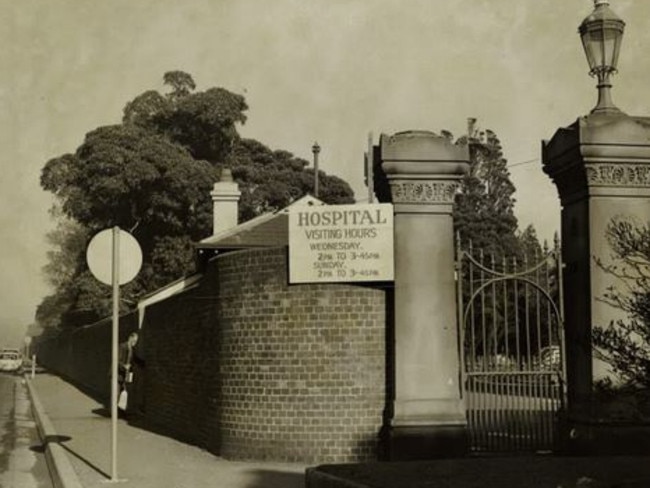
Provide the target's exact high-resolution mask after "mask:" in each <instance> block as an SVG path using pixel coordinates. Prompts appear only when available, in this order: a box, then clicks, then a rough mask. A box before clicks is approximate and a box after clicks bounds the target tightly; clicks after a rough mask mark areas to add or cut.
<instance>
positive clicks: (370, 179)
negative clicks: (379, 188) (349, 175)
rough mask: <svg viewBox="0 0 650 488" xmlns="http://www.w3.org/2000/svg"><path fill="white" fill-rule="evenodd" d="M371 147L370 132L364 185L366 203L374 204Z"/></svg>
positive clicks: (370, 133)
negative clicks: (366, 195) (365, 188)
mask: <svg viewBox="0 0 650 488" xmlns="http://www.w3.org/2000/svg"><path fill="white" fill-rule="evenodd" d="M373 153H374V150H373V147H372V132H369V133H368V152H367V153H366V179H367V181H366V185H367V186H368V203H374V202H375V174H374V168H373V164H374V157H373Z"/></svg>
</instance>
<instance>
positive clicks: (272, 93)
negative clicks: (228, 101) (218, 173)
mask: <svg viewBox="0 0 650 488" xmlns="http://www.w3.org/2000/svg"><path fill="white" fill-rule="evenodd" d="M611 7H612V9H613V10H614V11H615V12H616V13H617V14H618V15H619V16H620V17H621V18H623V19H624V20H625V21H626V23H627V26H626V33H625V39H624V41H623V48H622V53H621V57H620V63H619V71H620V73H619V74H618V75H617V76H615V77H614V79H613V82H614V89H613V97H614V101H615V103H616V104H617V105H618V106H619V107H620V108H621V109H622V110H623V111H625V112H627V113H629V114H631V115H647V114H650V91H648V90H647V86H648V81H649V80H650V57H648V56H647V51H648V49H649V48H650V29H648V28H647V27H648V26H647V24H648V22H649V21H648V19H650V2H646V1H640V0H612V1H611ZM592 9H593V2H592V1H591V0H573V1H570V2H568V1H566V0H546V1H543V2H540V1H522V0H499V1H498V2H497V1H494V0H445V1H441V0H435V1H434V0H408V1H398V0H273V1H268V0H183V1H178V0H110V1H103V2H99V1H88V0H85V1H84V0H21V1H20V2H16V1H15V0H0V45H2V49H0V66H1V69H0V104H1V105H0V107H1V110H0V147H2V151H0V167H1V168H2V171H0V191H1V193H0V195H1V200H0V201H1V203H2V205H0V239H1V242H2V253H0V273H1V275H0V346H1V345H13V344H15V345H20V344H22V340H23V335H24V332H25V327H26V326H27V325H28V324H30V323H32V322H33V321H34V312H35V310H36V306H37V305H38V303H39V302H40V301H41V300H42V298H43V297H44V296H46V295H47V294H49V293H50V292H51V290H50V289H49V288H48V286H47V285H46V283H45V280H44V278H43V274H42V271H41V269H42V267H43V265H44V264H45V263H46V253H47V250H48V246H47V242H46V240H45V235H46V234H47V232H48V231H50V230H52V228H53V221H52V220H51V217H50V215H49V213H48V210H49V208H50V207H51V205H52V203H53V200H52V196H51V195H49V194H47V193H45V192H44V191H43V190H42V189H41V188H40V185H39V177H40V171H41V169H42V167H43V166H44V165H45V163H46V162H47V161H48V160H49V159H51V158H54V157H58V156H60V155H62V154H65V153H68V152H74V151H75V150H76V148H77V147H78V146H79V145H80V144H81V142H82V141H83V138H84V135H85V134H86V133H87V132H89V131H91V130H93V129H95V128H97V127H99V126H102V125H109V124H114V123H118V122H119V121H120V119H121V115H122V109H123V107H124V105H125V104H126V102H128V101H129V100H131V99H133V98H134V97H135V96H137V95H138V94H140V93H142V92H144V91H145V90H149V89H157V90H164V87H163V85H162V76H163V74H164V73H165V72H166V71H171V70H183V71H186V72H188V73H190V74H191V75H192V76H193V77H194V79H195V81H196V82H197V88H198V89H199V90H204V89H207V88H209V87H212V86H222V87H224V88H227V89H229V90H231V91H233V92H236V93H240V94H242V95H244V96H245V97H246V100H247V103H248V105H249V107H250V108H249V110H248V112H247V115H248V120H247V122H246V124H245V125H244V126H242V127H241V129H240V133H241V134H242V135H243V136H245V137H252V138H255V139H257V140H259V141H261V142H263V143H264V144H266V145H268V146H269V147H271V148H273V149H285V150H289V151H291V152H293V153H294V154H296V155H297V156H300V157H303V158H305V159H307V160H311V158H312V156H311V146H312V144H313V143H314V142H315V141H318V143H319V145H320V146H321V153H320V157H319V166H320V168H321V169H322V170H324V171H326V172H327V173H329V174H335V175H338V176H340V177H342V178H343V179H345V180H346V181H348V182H349V183H350V184H351V186H352V188H353V189H354V190H355V193H356V195H357V197H358V198H359V199H360V200H362V199H365V198H367V193H366V190H365V187H364V183H363V153H364V151H365V150H366V147H367V141H368V134H369V133H370V132H372V134H373V137H374V140H375V142H376V141H377V139H378V137H379V135H380V134H382V133H386V134H391V133H394V132H398V131H402V130H410V129H423V130H432V131H434V132H438V131H440V130H443V129H446V130H450V131H451V132H453V133H454V134H456V135H462V134H463V132H464V131H465V128H466V125H467V122H466V120H467V118H468V117H474V118H476V119H478V127H479V128H481V129H491V130H493V131H494V132H496V134H497V135H498V136H499V138H500V139H501V141H502V144H503V148H504V153H505V156H506V158H507V159H508V161H509V164H510V167H511V169H510V171H511V179H512V181H513V182H514V184H515V186H516V187H517V192H516V194H515V197H516V199H517V204H516V214H517V216H518V218H519V223H520V226H521V227H522V228H523V227H525V226H527V225H529V224H533V225H534V226H535V227H536V229H537V231H538V235H539V236H540V237H541V238H542V239H549V240H550V239H552V236H553V233H554V232H555V231H556V230H557V229H558V228H559V218H560V206H559V202H558V198H557V191H556V189H555V187H554V186H553V184H552V183H551V181H550V180H549V178H548V177H547V176H546V175H545V174H544V173H543V172H542V169H541V162H540V157H541V141H542V140H543V139H549V138H551V137H552V136H553V134H554V132H555V131H556V130H557V129H558V128H559V127H563V126H567V125H569V124H571V123H572V122H574V121H575V120H576V118H578V117H579V116H581V115H585V114H587V113H588V112H589V111H590V110H591V108H592V107H593V106H594V105H595V103H596V89H595V81H594V80H593V79H591V78H590V77H589V76H588V74H587V72H588V68H587V63H586V60H585V56H584V54H583V51H582V47H581V43H580V39H579V36H578V33H577V27H578V25H579V24H580V22H581V21H582V19H583V18H584V17H586V16H587V15H588V14H589V13H590V12H591V11H592Z"/></svg>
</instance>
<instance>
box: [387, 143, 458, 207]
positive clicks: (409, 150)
mask: <svg viewBox="0 0 650 488" xmlns="http://www.w3.org/2000/svg"><path fill="white" fill-rule="evenodd" d="M379 145H380V160H381V169H382V171H383V173H384V174H385V175H386V179H387V180H388V184H389V185H390V195H391V201H392V203H393V204H394V205H395V207H394V209H395V213H396V214H398V213H401V212H405V213H413V212H415V213H438V214H445V215H451V212H452V205H453V203H454V197H455V195H456V192H457V191H458V188H459V187H460V180H461V178H462V177H463V175H464V174H466V173H467V172H468V171H469V167H470V165H469V148H468V147H467V146H456V145H454V144H453V143H452V142H451V141H450V140H449V139H447V138H446V137H442V136H439V135H437V134H435V133H433V132H429V131H422V130H417V131H415V130H413V131H405V132H398V133H397V134H394V135H392V136H387V135H384V134H382V136H381V138H380V140H379Z"/></svg>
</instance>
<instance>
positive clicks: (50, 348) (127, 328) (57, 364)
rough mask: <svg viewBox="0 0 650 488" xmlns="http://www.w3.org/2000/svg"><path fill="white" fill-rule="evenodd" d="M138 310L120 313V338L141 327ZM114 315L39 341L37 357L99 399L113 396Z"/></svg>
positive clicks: (104, 400)
mask: <svg viewBox="0 0 650 488" xmlns="http://www.w3.org/2000/svg"><path fill="white" fill-rule="evenodd" d="M137 327H138V322H137V313H135V312H134V313H129V314H126V315H123V316H121V317H120V327H119V341H120V342H122V341H125V340H126V338H127V337H128V336H129V334H130V333H131V332H132V331H134V330H137ZM111 334H112V318H110V317H109V318H107V319H104V320H101V321H99V322H97V323H94V324H91V325H87V326H84V327H79V328H76V329H68V330H64V331H63V332H62V333H61V334H59V335H58V336H57V337H56V338H53V339H50V340H48V341H47V342H44V343H37V344H36V348H37V358H38V359H37V361H38V362H39V363H40V364H42V365H43V366H45V367H46V368H47V369H49V370H50V371H53V372H55V373H57V374H59V375H61V376H62V377H64V378H66V379H68V380H69V381H70V382H72V383H74V384H75V385H76V386H78V387H79V388H81V389H82V390H84V391H85V392H86V393H89V394H90V395H92V396H93V397H94V398H95V399H97V400H98V401H99V402H107V401H108V399H109V398H110V395H111V393H110V391H111V390H110V368H111Z"/></svg>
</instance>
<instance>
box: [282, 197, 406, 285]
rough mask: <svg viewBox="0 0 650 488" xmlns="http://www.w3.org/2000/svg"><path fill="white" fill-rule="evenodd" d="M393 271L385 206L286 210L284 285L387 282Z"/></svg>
mask: <svg viewBox="0 0 650 488" xmlns="http://www.w3.org/2000/svg"><path fill="white" fill-rule="evenodd" d="M393 269H394V265H393V206H392V205H391V204H389V203H378V204H367V205H323V206H319V207H307V206H305V207H298V206H296V207H294V208H291V209H290V212H289V282H290V283H320V282H349V281H390V280H392V279H393Z"/></svg>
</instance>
